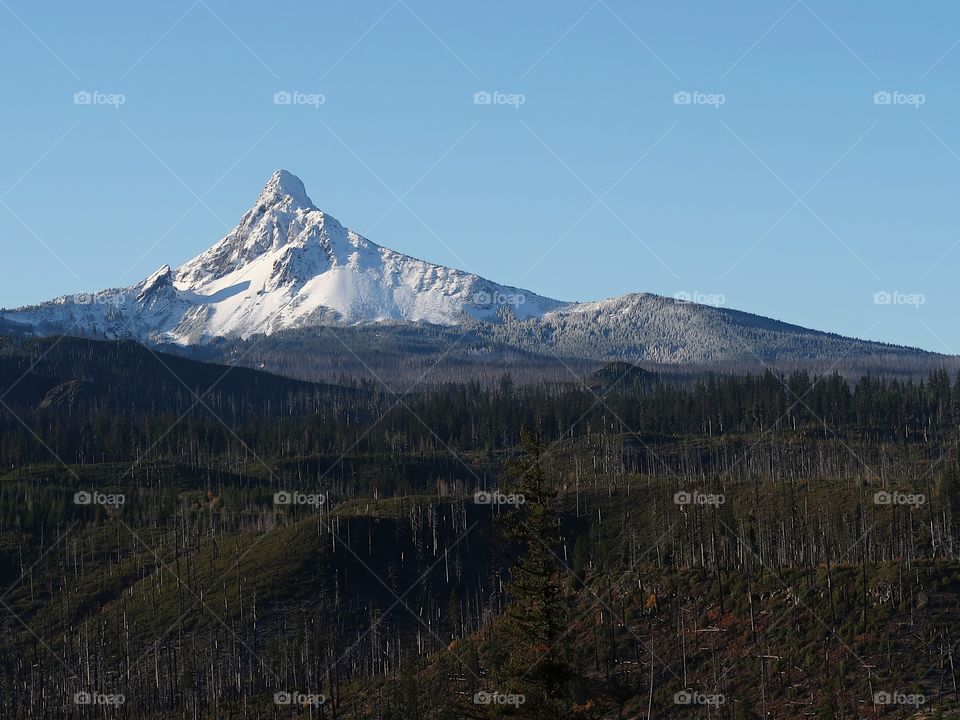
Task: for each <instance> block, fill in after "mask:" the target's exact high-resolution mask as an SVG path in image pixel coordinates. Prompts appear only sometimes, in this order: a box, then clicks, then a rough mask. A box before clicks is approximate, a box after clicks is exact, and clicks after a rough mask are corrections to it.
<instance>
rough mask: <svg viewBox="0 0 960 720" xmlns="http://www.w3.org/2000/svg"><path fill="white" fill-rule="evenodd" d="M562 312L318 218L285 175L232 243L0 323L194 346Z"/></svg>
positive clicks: (277, 176) (7, 314)
mask: <svg viewBox="0 0 960 720" xmlns="http://www.w3.org/2000/svg"><path fill="white" fill-rule="evenodd" d="M566 305H567V303H562V302H560V301H557V300H551V299H549V298H544V297H540V296H538V295H535V294H533V293H530V292H527V291H523V290H519V289H517V288H511V287H507V286H504V285H499V284H497V283H493V282H490V281H489V280H485V279H483V278H481V277H479V276H477V275H473V274H471V273H466V272H463V271H460V270H455V269H451V268H448V267H444V266H441V265H435V264H433V263H429V262H425V261H423V260H418V259H416V258H412V257H409V256H407V255H403V254H401V253H397V252H394V251H392V250H390V249H388V248H385V247H381V246H380V245H377V244H375V243H373V242H371V241H370V240H367V239H366V238H364V237H362V236H361V235H358V234H357V233H355V232H353V231H352V230H349V229H347V228H345V227H343V226H342V225H341V224H340V223H339V222H338V221H337V220H336V219H335V218H333V217H331V216H330V215H327V214H326V213H323V212H322V211H320V210H318V209H317V208H316V206H314V204H313V202H312V201H311V200H310V198H309V197H308V196H307V193H306V190H305V189H304V187H303V183H302V182H301V181H300V180H299V179H298V178H297V177H295V176H294V175H291V174H290V173H288V172H286V171H284V170H278V171H277V172H275V173H274V174H273V176H272V177H271V178H270V180H269V181H268V182H267V184H266V186H265V187H264V189H263V192H262V193H261V194H260V196H259V197H258V198H257V200H256V202H255V203H254V205H253V207H252V208H251V209H250V210H248V211H247V213H246V214H244V216H243V218H242V219H241V220H240V224H239V225H237V227H236V228H234V229H233V231H232V232H230V233H229V234H228V235H227V236H226V237H224V238H223V239H222V240H220V241H219V242H218V243H216V244H215V245H214V246H213V247H211V248H210V249H209V250H207V251H206V252H204V253H201V254H200V255H198V256H197V257H196V258H194V259H193V260H190V261H189V262H187V263H185V264H184V265H182V266H181V267H180V268H178V269H177V270H176V271H173V270H171V269H170V267H169V266H164V267H162V268H160V269H159V270H158V271H157V272H155V273H154V274H153V275H151V276H150V277H148V278H147V279H146V280H144V281H143V282H141V283H139V284H137V285H134V286H132V287H129V288H122V289H116V290H108V291H104V292H101V293H96V294H93V295H76V296H65V297H61V298H58V299H56V300H53V301H50V302H47V303H43V304H40V305H36V306H31V307H27V308H20V309H18V310H12V311H4V312H0V317H2V318H5V319H7V320H10V321H14V322H18V323H22V324H26V325H29V326H32V327H34V328H35V329H36V330H37V331H39V332H54V331H68V332H78V333H82V334H93V335H98V336H105V337H133V338H138V339H141V340H148V341H152V342H173V343H178V344H194V343H200V342H203V341H205V340H208V339H210V338H213V337H230V336H234V337H235V336H239V337H247V336H249V335H252V334H256V333H264V334H270V333H273V332H275V331H277V330H287V329H296V328H303V327H310V326H313V325H320V324H324V323H347V324H351V323H363V322H379V321H407V322H422V323H433V324H439V325H456V324H458V323H462V322H464V321H467V320H469V319H473V320H482V321H490V322H499V321H501V318H502V317H503V316H504V314H505V313H506V314H507V315H510V316H512V317H514V318H517V319H526V318H530V317H537V316H540V315H542V314H543V313H545V312H548V311H551V310H557V309H559V308H562V307H565V306H566Z"/></svg>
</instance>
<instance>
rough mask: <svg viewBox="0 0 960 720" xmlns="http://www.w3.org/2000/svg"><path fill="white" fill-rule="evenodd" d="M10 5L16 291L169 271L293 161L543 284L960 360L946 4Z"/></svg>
mask: <svg viewBox="0 0 960 720" xmlns="http://www.w3.org/2000/svg"><path fill="white" fill-rule="evenodd" d="M0 17H2V21H0V56H2V60H3V66H4V68H6V70H5V73H4V82H3V90H4V101H3V103H2V104H0V146H2V156H3V162H2V164H0V237H2V243H3V249H4V258H5V262H3V263H2V264H0V306H6V307H14V306H18V305H22V304H26V303H32V302H37V301H40V300H44V299H47V298H50V297H53V296H56V295H61V294H65V293H68V292H77V291H88V290H95V289H101V288H105V287H115V286H120V285H128V284H132V283H134V282H136V281H138V280H140V279H142V278H143V277H145V276H146V275H148V274H149V273H151V272H152V271H153V270H155V269H156V268H157V267H159V266H161V265H162V264H164V263H169V264H170V265H172V266H174V267H175V266H177V265H178V264H180V263H182V262H183V261H185V260H187V259H189V258H190V257H192V256H194V255H196V254H197V253H199V252H200V251H202V250H204V249H205V248H207V247H208V246H210V245H211V244H213V242H214V241H216V240H217V239H219V238H220V237H221V236H222V235H223V234H225V233H226V232H227V231H228V230H229V229H230V227H232V226H233V225H234V224H235V223H236V222H237V220H238V219H239V217H240V215H241V214H242V213H243V212H244V211H245V210H246V209H247V208H248V207H249V205H250V204H251V202H252V201H253V199H254V198H255V197H256V195H257V194H258V192H259V190H260V188H261V186H262V185H263V183H264V182H265V181H266V180H267V178H268V177H269V175H270V173H271V172H272V171H273V170H274V169H276V168H279V167H282V168H285V169H288V170H290V171H291V172H293V173H295V174H297V175H299V176H300V177H301V178H302V179H303V181H304V183H305V184H306V187H307V190H308V192H309V194H310V195H311V197H312V198H313V200H314V202H315V203H316V204H317V205H318V206H319V207H321V208H322V209H324V210H326V211H327V212H329V213H331V214H332V215H334V216H335V217H337V218H338V219H339V220H340V221H341V222H343V223H344V224H345V225H348V226H350V227H353V228H354V229H356V230H357V231H359V232H361V233H363V234H365V235H367V236H369V237H370V238H371V239H372V240H374V241H376V242H379V243H381V244H383V245H387V246H389V247H392V248H394V249H396V250H399V251H402V252H406V253H409V254H411V255H415V256H418V257H423V258H426V259H429V260H432V261H437V262H441V263H445V264H450V265H454V266H458V267H462V268H464V269H467V270H470V271H473V272H476V273H478V274H480V275H484V276H486V277H489V278H491V279H495V280H497V281H499V282H503V283H507V284H513V285H518V286H521V287H525V288H529V289H531V290H533V291H536V292H539V293H542V294H545V295H549V296H553V297H558V298H563V299H571V300H586V299H597V298H601V297H608V296H613V295H619V294H622V293H627V292H636V291H650V292H656V293H660V294H665V295H674V294H676V293H678V292H687V293H691V294H692V293H701V294H703V295H714V296H722V300H723V301H724V302H725V304H726V305H727V306H729V307H734V308H739V309H744V310H748V311H751V312H756V313H761V314H764V315H768V316H773V317H777V318H780V319H784V320H787V321H790V322H795V323H798V324H801V325H806V326H809V327H816V328H819V329H824V330H831V331H835V332H840V333H843V334H847V335H854V336H859V337H868V338H871V339H877V340H886V341H891V342H897V343H903V344H909V345H916V346H921V347H925V348H929V349H932V350H938V351H942V352H960V325H958V324H957V323H956V322H955V317H956V312H955V307H956V305H957V298H956V294H957V290H956V287H957V283H956V281H955V277H956V274H957V273H956V271H955V268H956V267H957V265H958V263H960V244H958V245H957V246H956V247H954V243H955V242H957V240H958V238H960V218H958V203H957V189H958V182H960V123H958V122H957V119H958V110H960V95H958V92H957V87H956V78H957V77H958V74H960V45H958V44H957V42H958V38H960V7H957V5H956V3H953V2H929V3H924V4H923V5H922V6H917V5H910V4H904V3H899V2H897V3H894V2H873V3H835V2H825V1H824V0H803V1H799V2H792V1H791V0H763V1H758V2H739V3H736V4H734V5H733V6H731V5H730V4H728V3H714V2H706V1H703V2H696V3H691V2H674V3H650V2H635V1H633V0H630V1H626V0H600V1H599V2H593V1H592V0H583V1H580V0H577V1H573V0H569V1H568V0H559V1H558V0H553V1H551V2H545V1H543V2H540V1H537V2H519V3H518V2H515V1H510V2H499V1H494V2H484V3H467V2H459V1H451V0H443V1H442V2H441V1H439V0H403V1H400V2H393V1H392V0H371V1H369V2H356V1H355V0H353V1H347V0H344V1H340V0H336V1H333V2H310V3H306V2H291V3H276V4H269V3H262V2H257V3H253V2H246V1H245V0H234V1H232V2H227V1H226V0H200V1H199V2H192V0H171V2H165V3H129V2H117V1H111V2H99V3H60V4H58V6H57V8H56V12H52V11H51V10H50V8H49V7H48V6H47V5H45V4H43V3H29V2H25V1H24V0H2V1H0ZM82 91H87V92H94V91H96V92H99V93H103V94H122V95H123V100H124V102H123V104H122V105H121V106H119V107H116V106H114V105H110V104H104V103H108V102H109V101H110V98H108V97H105V96H104V95H99V96H97V98H95V99H94V102H92V103H90V104H75V102H74V93H77V92H82ZM280 91H290V92H293V91H297V92H300V93H303V94H314V95H319V94H322V95H323V96H324V99H325V102H324V103H323V104H322V105H319V106H311V105H303V104H289V105H277V104H275V103H274V93H276V92H280ZM480 91H490V92H492V91H499V92H501V93H506V94H522V95H523V99H524V102H523V104H522V105H519V106H514V105H510V104H488V105H477V104H475V103H474V93H476V92H480ZM683 91H687V92H694V91H698V92H699V93H703V94H704V95H699V96H696V99H697V100H699V101H708V100H709V98H707V97H705V95H709V94H714V95H716V94H721V95H722V99H723V104H722V105H720V106H719V107H717V106H715V105H710V104H698V103H690V104H676V103H675V102H674V94H675V93H678V92H683ZM881 91H888V92H894V91H896V92H899V93H903V94H904V95H898V96H895V97H894V100H893V102H891V103H890V104H876V103H875V102H874V93H877V92H881ZM909 95H921V96H922V97H921V98H920V99H921V100H922V101H923V103H922V104H918V99H917V98H910V97H909ZM501 99H502V98H501ZM614 183H616V184H615V185H614ZM611 186H613V187H612V189H609V191H608V188H610V187H611ZM398 196H399V197H400V198H401V199H400V200H399V201H398ZM598 198H599V200H598ZM894 291H897V292H899V293H901V294H902V295H898V296H895V298H894V300H893V302H891V303H889V304H877V303H875V302H874V295H875V293H877V292H889V293H893V292H894ZM910 295H922V296H923V297H922V298H920V299H922V300H923V303H922V304H919V305H918V304H917V302H913V303H912V304H911V300H916V298H913V299H911V298H910V297H909V296H910Z"/></svg>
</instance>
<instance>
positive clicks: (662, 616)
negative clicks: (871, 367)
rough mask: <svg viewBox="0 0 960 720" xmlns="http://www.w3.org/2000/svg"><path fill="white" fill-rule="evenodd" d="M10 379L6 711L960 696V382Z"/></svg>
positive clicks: (1, 565) (223, 371) (790, 707)
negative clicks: (401, 387) (398, 387)
mask: <svg viewBox="0 0 960 720" xmlns="http://www.w3.org/2000/svg"><path fill="white" fill-rule="evenodd" d="M0 387H2V388H5V389H7V388H9V390H5V393H6V394H4V395H3V396H2V397H0V409H2V413H0V466H2V468H3V470H2V474H0V582H2V586H3V587H4V594H3V595H2V596H0V597H2V607H0V609H2V610H3V613H4V614H3V627H2V629H3V632H4V633H5V637H6V638H7V639H6V641H5V649H6V650H7V651H6V652H5V653H3V658H2V659H0V663H2V665H3V673H2V677H3V678H4V680H3V685H2V687H0V708H2V711H3V712H2V715H3V717H11V718H41V717H50V716H65V717H130V718H144V717H147V718H150V717H152V718H180V717H196V718H223V717H237V718H241V717H250V718H254V717H324V718H334V717H335V718H345V719H346V718H405V719H406V718H412V719H418V718H419V719H423V720H426V719H427V718H481V717H500V716H504V717H511V716H512V717H523V718H541V717H542V718H548V717H549V718H557V717H560V718H597V719H600V718H638V717H643V718H646V717H704V716H709V717H717V718H762V717H775V718H801V717H809V716H816V717H821V718H854V717H863V716H867V715H870V716H880V717H909V716H911V715H914V714H916V713H922V714H925V715H929V714H931V713H933V714H936V713H941V712H942V713H948V714H949V713H951V712H954V710H955V709H956V708H957V706H958V704H957V696H956V692H957V687H956V672H955V669H954V665H955V662H956V661H957V660H958V658H957V648H956V646H955V643H957V642H958V641H960V635H958V632H957V627H958V625H957V620H958V617H957V608H958V607H960V605H958V603H960V464H958V459H957V454H956V450H957V441H958V426H960V425H958V423H960V382H958V379H957V378H955V377H953V376H952V374H951V373H948V372H947V371H946V370H938V371H934V372H932V373H930V374H929V375H928V376H926V377H924V378H923V379H921V380H916V381H914V380H909V379H905V380H901V379H896V378H888V377H871V376H864V377H860V378H858V379H855V380H850V379H847V378H845V377H842V376H840V375H838V374H828V375H825V376H820V375H817V374H814V373H810V372H805V371H796V372H791V373H788V374H778V373H775V372H772V371H765V372H761V373H758V374H752V375H742V374H741V375H735V374H721V373H713V374H705V375H697V374H692V373H689V374H684V375H680V374H675V373H670V372H654V371H650V370H644V369H641V368H638V367H636V366H633V365H630V364H628V363H616V364H612V365H610V366H607V367H605V368H602V369H600V370H598V371H595V372H590V373H587V374H585V375H583V376H582V377H581V378H580V379H579V380H577V381H574V380H573V379H572V378H571V381H570V382H541V383H534V382H525V383H520V382H517V381H516V380H515V379H514V378H512V377H511V376H510V375H509V374H504V375H503V376H502V377H500V378H499V379H498V380H497V381H496V382H486V381H485V382H481V381H479V380H467V379H465V380H464V382H461V383H447V384H442V385H434V386H429V387H413V388H411V389H409V391H408V392H404V393H402V394H396V393H394V392H393V391H391V390H390V389H389V388H387V387H384V386H383V385H381V384H380V383H379V382H377V380H376V378H372V377H371V378H370V379H369V380H366V381H360V380H353V381H344V383H342V384H336V385H335V384H317V383H309V382H303V381H296V380H290V379H287V378H284V377H280V376H275V375H270V374H267V373H263V372H258V371H254V370H249V369H243V368H231V367H228V366H217V365H207V364H203V363H199V362H195V361H191V360H187V359H184V358H180V357H175V356H169V355H163V354H158V353H155V352H154V351H151V350H149V349H146V348H143V347H141V346H138V345H136V344H132V343H124V342H119V343H113V342H93V341H86V340H78V339H70V338H62V339H58V338H50V339H42V340H24V339H7V340H5V341H4V342H3V345H2V349H0ZM407 387H409V386H407ZM78 693H79V694H81V695H80V697H81V699H84V698H90V701H89V702H80V703H79V704H78V703H77V702H75V698H76V696H77V694H78ZM84 693H86V695H84ZM121 697H122V702H121V701H120V698H121ZM278 698H279V700H278ZM278 702H279V704H278Z"/></svg>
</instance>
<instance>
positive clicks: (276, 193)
mask: <svg viewBox="0 0 960 720" xmlns="http://www.w3.org/2000/svg"><path fill="white" fill-rule="evenodd" d="M278 205H286V206H287V207H286V208H285V209H288V210H296V209H310V210H315V209H316V206H315V205H314V204H313V201H312V200H311V199H310V197H309V196H308V195H307V190H306V188H305V187H304V186H303V181H301V180H300V178H298V177H297V176H296V175H294V174H293V173H290V172H287V171H286V170H277V171H276V172H274V173H273V175H271V176H270V179H269V180H267V184H266V185H264V187H263V192H261V193H260V197H258V198H257V202H256V204H255V205H254V207H255V208H256V207H260V206H263V207H272V206H278Z"/></svg>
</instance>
